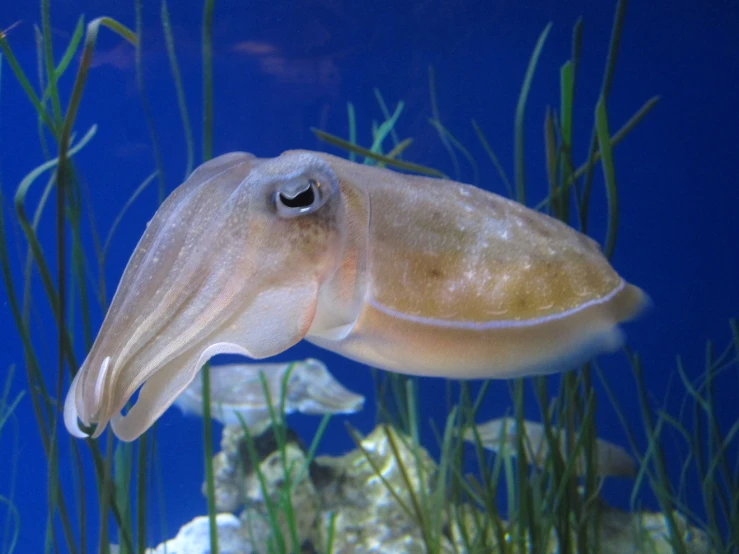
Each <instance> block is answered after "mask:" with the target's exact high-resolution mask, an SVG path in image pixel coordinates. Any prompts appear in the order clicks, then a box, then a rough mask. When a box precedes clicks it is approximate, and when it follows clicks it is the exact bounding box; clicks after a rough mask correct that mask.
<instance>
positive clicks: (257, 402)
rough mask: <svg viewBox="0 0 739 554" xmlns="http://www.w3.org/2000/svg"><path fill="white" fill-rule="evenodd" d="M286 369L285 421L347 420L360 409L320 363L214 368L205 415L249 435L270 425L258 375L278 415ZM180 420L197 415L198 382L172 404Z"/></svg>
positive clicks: (360, 399)
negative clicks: (307, 417) (297, 417)
mask: <svg viewBox="0 0 739 554" xmlns="http://www.w3.org/2000/svg"><path fill="white" fill-rule="evenodd" d="M291 367H292V371H291V373H290V377H289V379H288V381H287V390H286V391H285V415H288V414H292V413H295V412H299V413H302V414H317V415H323V414H351V413H355V412H358V411H359V410H361V409H362V407H363V406H364V396H362V395H360V394H355V393H353V392H351V391H350V390H348V389H346V388H345V387H344V386H343V385H341V384H340V383H339V382H338V381H337V380H336V379H334V377H333V376H332V375H331V373H329V371H328V369H326V365H325V364H324V363H323V362H321V361H320V360H316V359H314V358H307V359H305V360H302V361H296V362H289V363H271V364H230V365H214V366H212V367H211V371H210V400H211V415H212V417H213V419H216V420H218V421H220V422H221V423H223V424H224V425H240V424H241V420H240V419H239V415H240V416H241V417H242V418H243V420H244V423H245V424H246V425H247V426H248V427H249V428H250V429H251V430H252V431H255V432H261V431H262V430H264V429H266V428H267V427H268V426H269V424H270V414H269V404H268V402H267V398H266V397H265V395H264V388H263V386H262V379H261V378H260V376H259V375H260V373H261V374H263V375H264V378H265V380H266V382H267V387H268V388H269V394H270V397H271V398H270V402H271V403H272V406H273V408H274V410H275V413H278V412H279V408H280V396H281V393H282V386H283V380H284V378H285V374H286V373H287V371H288V370H289V369H290V368H291ZM175 404H176V405H177V406H178V407H179V408H180V409H181V410H182V411H183V413H186V414H196V415H199V416H202V415H203V389H202V379H195V380H194V381H193V382H192V383H190V385H189V386H188V387H187V388H186V389H185V390H184V391H183V392H182V394H180V395H179V396H178V397H177V399H176V400H175Z"/></svg>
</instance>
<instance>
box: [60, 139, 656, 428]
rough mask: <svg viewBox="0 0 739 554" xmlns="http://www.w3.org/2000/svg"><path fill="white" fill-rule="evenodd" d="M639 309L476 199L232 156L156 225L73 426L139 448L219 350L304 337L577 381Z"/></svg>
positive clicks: (603, 278) (519, 221) (594, 257)
mask: <svg viewBox="0 0 739 554" xmlns="http://www.w3.org/2000/svg"><path fill="white" fill-rule="evenodd" d="M645 302H646V296H645V295H644V294H643V293H642V291H641V290H640V289H638V288H636V287H634V286H632V285H630V284H628V283H626V282H625V281H624V280H623V279H621V277H619V275H618V274H617V273H616V272H615V271H614V270H613V268H612V267H611V266H610V264H609V263H608V261H607V260H606V259H605V257H604V256H603V255H602V254H601V252H600V249H599V247H598V245H597V244H596V243H595V242H594V241H592V240H591V239H589V238H587V237H586V236H584V235H582V234H580V233H578V232H577V231H575V230H574V229H572V228H570V227H568V226H567V225H565V224H563V223H561V222H559V221H557V220H555V219H553V218H551V217H548V216H547V215H544V214H541V213H538V212H535V211H532V210H530V209H528V208H526V207H524V206H522V205H521V204H518V203H516V202H513V201H511V200H507V199H505V198H502V197H500V196H497V195H495V194H492V193H489V192H486V191H484V190H482V189H479V188H476V187H473V186H469V185H464V184H461V183H457V182H453V181H448V180H440V179H432V178H427V177H419V176H412V175H405V174H400V173H396V172H394V171H390V170H388V169H381V168H377V167H371V166H367V165H361V164H356V163H353V162H350V161H347V160H344V159H341V158H338V157H335V156H331V155H328V154H323V153H318V152H309V151H288V152H284V153H283V154H282V155H280V156H279V157H276V158H265V159H260V158H256V157H254V156H253V155H251V154H246V153H231V154H226V155H223V156H220V157H218V158H215V159H213V160H211V161H209V162H207V163H205V164H203V165H202V166H200V167H199V168H197V169H196V170H195V171H194V172H193V174H192V175H191V176H190V177H189V178H188V179H187V181H185V183H183V184H182V185H181V186H179V187H178V188H177V189H176V190H175V191H174V192H173V193H172V194H171V195H170V196H169V197H168V198H167V200H166V201H165V202H164V203H163V204H162V205H161V207H160V208H159V210H158V211H157V213H156V214H155V215H154V218H153V219H152V220H151V221H150V223H149V225H148V226H147V228H146V231H145V232H144V235H143V237H142V238H141V240H140V241H139V244H138V246H137V247H136V250H135V251H134V253H133V255H132V256H131V259H130V260H129V262H128V265H127V267H126V270H125V272H124V274H123V277H122V278H121V282H120V284H119V286H118V289H117V291H116V293H115V296H114V298H113V301H112V303H111V305H110V309H109V310H108V313H107V315H106V317H105V320H104V321H103V325H102V327H101V329H100V332H99V334H98V336H97V339H96V341H95V343H94V345H93V347H92V350H91V351H90V353H89V355H88V356H87V359H86V360H85V362H84V364H83V365H82V367H81V368H80V370H79V372H78V373H77V375H76V377H75V378H74V380H73V381H72V385H71V387H70V390H69V393H68V395H67V398H66V401H65V406H64V418H65V423H66V426H67V428H68V429H69V431H70V432H71V433H72V434H74V435H75V436H79V437H83V436H86V434H85V432H84V430H83V429H81V428H80V425H79V421H81V422H82V423H83V424H84V425H86V426H89V425H91V424H97V428H96V430H95V431H94V436H98V435H99V434H100V433H101V432H102V431H103V429H104V428H105V426H106V425H107V423H108V421H110V422H111V424H112V427H113V430H114V432H115V433H116V435H117V436H118V437H120V438H121V439H123V440H133V439H135V438H136V437H138V436H139V435H140V434H141V433H143V432H144V431H145V430H146V429H147V428H148V427H149V426H150V425H151V424H152V423H153V422H154V421H155V420H156V419H157V418H158V417H159V416H160V415H161V414H162V412H164V410H166V409H167V407H169V406H170V405H171V404H172V402H173V401H174V400H175V398H176V397H177V395H178V394H179V393H181V392H182V391H183V390H184V389H185V387H187V385H188V384H189V383H190V382H191V381H192V380H193V379H194V378H195V377H196V375H197V374H198V371H199V370H200V368H201V367H202V365H203V364H204V363H205V362H206V361H207V360H208V359H210V358H211V357H212V356H214V355H216V354H223V353H230V354H240V355H244V356H248V357H250V358H252V359H261V358H266V357H269V356H273V355H275V354H278V353H280V352H283V351H284V350H286V349H287V348H289V347H291V346H293V345H294V344H296V343H297V342H299V341H300V340H301V339H306V340H308V341H310V342H312V343H314V344H316V345H318V346H320V347H323V348H326V349H328V350H331V351H333V352H337V353H339V354H342V355H344V356H346V357H347V358H351V359H354V360H358V361H360V362H363V363H366V364H369V365H372V366H375V367H379V368H382V369H386V370H390V371H397V372H402V373H408V374H415V375H428V376H442V377H449V378H507V377H517V376H523V375H530V374H536V373H549V372H553V371H558V370H564V369H569V368H571V367H574V366H575V365H576V364H578V363H580V362H583V361H585V360H587V359H589V358H590V357H592V356H593V355H594V354H596V353H598V352H601V351H605V350H612V349H614V348H616V347H617V346H618V345H619V344H620V343H621V334H620V332H619V330H618V328H617V325H618V323H619V322H621V321H623V320H625V319H628V318H630V317H632V316H633V315H635V314H636V313H637V312H638V311H639V310H640V308H641V307H642V306H643V305H644V304H645ZM139 389H140V391H139V396H138V399H137V401H136V403H135V404H134V405H133V406H132V407H131V408H130V410H128V412H127V413H126V414H125V415H123V414H122V413H121V411H122V410H123V408H124V406H125V405H126V403H127V402H128V401H129V400H130V399H131V397H132V395H133V394H134V393H135V392H136V391H137V390H139Z"/></svg>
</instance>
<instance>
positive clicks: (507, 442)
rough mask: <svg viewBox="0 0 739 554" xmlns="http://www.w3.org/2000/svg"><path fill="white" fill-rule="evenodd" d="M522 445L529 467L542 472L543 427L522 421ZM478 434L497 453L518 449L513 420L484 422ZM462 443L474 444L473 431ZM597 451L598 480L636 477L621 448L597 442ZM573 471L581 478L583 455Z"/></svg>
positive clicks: (544, 458) (631, 461)
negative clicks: (526, 451) (532, 466)
mask: <svg viewBox="0 0 739 554" xmlns="http://www.w3.org/2000/svg"><path fill="white" fill-rule="evenodd" d="M523 423H524V432H525V436H524V444H525V445H526V448H527V450H528V451H529V452H528V454H529V459H528V462H529V464H532V465H534V466H535V467H537V468H539V469H542V468H543V467H544V466H545V465H546V461H547V458H548V457H549V441H548V440H547V435H546V431H545V429H544V425H543V424H541V423H537V422H535V421H528V420H524V422H523ZM477 433H478V435H479V436H480V442H481V443H482V446H483V448H486V449H487V450H491V451H493V452H495V453H496V454H498V453H502V452H506V453H508V454H510V455H515V453H516V449H517V447H518V433H517V431H516V419H515V418H513V417H501V418H498V419H493V420H492V421H488V422H487V423H481V424H479V425H477ZM464 440H465V441H467V442H471V443H474V442H475V436H474V433H473V430H472V429H467V430H466V431H465V432H464ZM565 440H566V433H564V432H563V433H561V435H560V452H561V453H562V457H563V458H564V459H565V460H566V459H567V449H566V444H565ZM596 451H597V456H598V466H597V474H598V476H599V477H627V478H633V477H634V476H635V475H636V464H635V462H634V459H633V458H632V457H631V456H630V455H629V454H628V453H627V452H626V451H625V450H624V449H623V448H621V447H620V446H617V445H615V444H613V443H610V442H608V441H605V440H602V439H597V440H596ZM575 471H576V472H577V475H580V476H582V475H583V474H584V473H585V455H584V454H581V455H580V459H579V460H578V463H577V464H576V467H575Z"/></svg>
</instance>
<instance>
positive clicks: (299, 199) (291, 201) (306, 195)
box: [280, 187, 316, 208]
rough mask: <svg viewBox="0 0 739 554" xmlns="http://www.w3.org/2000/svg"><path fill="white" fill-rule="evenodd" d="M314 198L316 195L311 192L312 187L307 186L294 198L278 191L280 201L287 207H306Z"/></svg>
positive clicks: (310, 204) (311, 203)
mask: <svg viewBox="0 0 739 554" xmlns="http://www.w3.org/2000/svg"><path fill="white" fill-rule="evenodd" d="M315 199H316V196H315V194H314V193H313V187H308V188H307V189H305V190H304V191H303V192H301V193H299V194H298V195H297V196H296V197H295V198H288V197H287V196H285V195H284V194H282V193H280V202H282V203H283V204H284V205H285V206H287V207H288V208H308V207H310V206H312V205H313V202H314V201H315Z"/></svg>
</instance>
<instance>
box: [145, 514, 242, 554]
mask: <svg viewBox="0 0 739 554" xmlns="http://www.w3.org/2000/svg"><path fill="white" fill-rule="evenodd" d="M216 525H217V527H218V552H219V554H252V552H253V550H252V549H251V547H250V546H249V545H248V544H247V541H246V540H244V536H243V534H242V530H241V522H240V521H239V518H237V517H236V516H235V515H233V514H218V515H217V516H216ZM147 553H148V554H165V553H166V554H210V526H209V522H208V516H199V517H196V518H195V519H193V520H192V521H191V522H190V523H186V524H185V525H183V526H182V527H181V528H180V530H179V532H178V533H177V536H176V537H175V538H173V539H170V540H168V541H167V542H166V543H162V544H160V545H159V546H157V547H156V548H155V549H153V550H151V549H150V550H147Z"/></svg>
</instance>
